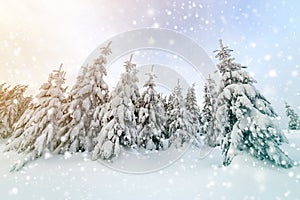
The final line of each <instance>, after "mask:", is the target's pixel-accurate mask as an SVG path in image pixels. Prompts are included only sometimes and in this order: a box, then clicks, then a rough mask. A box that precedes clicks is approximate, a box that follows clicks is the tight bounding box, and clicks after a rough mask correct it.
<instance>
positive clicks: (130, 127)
mask: <svg viewBox="0 0 300 200" xmlns="http://www.w3.org/2000/svg"><path fill="white" fill-rule="evenodd" d="M125 69H126V72H125V73H123V74H121V77H120V80H119V82H118V83H117V86H116V87H115V89H114V90H113V91H112V92H111V95H110V99H109V101H108V103H107V104H106V105H105V107H104V108H103V109H104V110H103V112H102V113H103V119H102V128H101V131H100V133H99V136H98V138H97V145H96V146H95V149H94V151H93V156H92V157H93V159H94V160H96V159H98V158H101V159H110V158H112V157H113V156H118V155H119V153H120V150H121V145H122V146H124V147H125V148H135V147H136V145H137V129H136V116H135V112H136V108H135V104H136V102H137V100H138V98H139V96H140V94H139V90H138V86H137V82H138V78H137V69H136V65H135V64H133V63H132V55H131V56H130V59H129V60H128V61H126V62H125Z"/></svg>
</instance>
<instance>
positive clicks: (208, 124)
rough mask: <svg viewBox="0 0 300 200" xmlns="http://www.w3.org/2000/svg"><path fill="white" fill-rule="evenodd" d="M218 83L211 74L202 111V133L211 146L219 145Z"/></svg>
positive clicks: (205, 90)
mask: <svg viewBox="0 0 300 200" xmlns="http://www.w3.org/2000/svg"><path fill="white" fill-rule="evenodd" d="M216 98H217V92H216V83H215V81H214V80H213V79H212V78H211V77H210V76H209V77H208V79H207V81H206V83H205V86H204V102H203V109H202V111H201V125H200V127H201V128H200V129H201V134H203V135H204V136H205V137H204V143H205V144H207V145H208V146H210V147H215V146H217V145H219V141H218V137H219V131H218V130H217V129H216V122H215V113H216Z"/></svg>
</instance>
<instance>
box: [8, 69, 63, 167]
mask: <svg viewBox="0 0 300 200" xmlns="http://www.w3.org/2000/svg"><path fill="white" fill-rule="evenodd" d="M64 82H65V72H63V71H61V68H60V69H59V70H56V71H53V73H51V74H50V75H49V78H48V82H47V83H44V84H43V85H42V86H41V88H40V93H39V94H38V95H37V96H36V97H35V99H33V102H32V103H31V106H30V107H29V108H28V110H27V111H26V112H25V113H24V114H23V115H22V117H21V118H20V120H19V121H18V122H17V123H16V126H15V134H14V135H13V137H12V139H11V141H10V142H9V143H8V145H7V149H6V150H12V149H15V150H17V152H18V153H23V154H24V159H23V160H20V161H19V162H17V163H16V164H15V165H14V166H13V168H12V170H19V169H20V168H22V167H23V166H24V165H25V164H26V163H27V162H29V161H31V160H34V159H36V158H38V157H40V156H42V155H43V153H44V152H45V151H54V149H55V148H56V147H57V146H58V144H59V143H60V138H58V137H57V132H58V130H59V127H58V120H59V119H60V118H61V117H62V111H61V105H62V103H63V102H64V101H65V90H66V88H64V87H63V84H64Z"/></svg>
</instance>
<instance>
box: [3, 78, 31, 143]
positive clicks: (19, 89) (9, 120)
mask: <svg viewBox="0 0 300 200" xmlns="http://www.w3.org/2000/svg"><path fill="white" fill-rule="evenodd" d="M5 85H6V84H2V85H0V139H6V138H9V137H10V136H11V135H12V132H13V126H14V124H15V123H16V122H17V121H18V120H19V118H20V117H21V116H22V114H23V113H24V111H25V110H26V107H27V105H28V103H29V102H30V101H31V97H24V92H25V91H26V89H27V86H24V85H16V86H15V87H13V88H10V87H9V86H5Z"/></svg>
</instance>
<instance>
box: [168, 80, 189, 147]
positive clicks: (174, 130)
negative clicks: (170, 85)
mask: <svg viewBox="0 0 300 200" xmlns="http://www.w3.org/2000/svg"><path fill="white" fill-rule="evenodd" d="M169 104H170V105H172V106H170V110H168V112H169V113H168V119H167V125H168V132H169V133H168V134H169V135H170V140H171V145H174V146H175V147H176V148H179V147H181V146H182V145H183V144H184V143H187V142H190V141H191V140H192V139H193V135H192V133H193V126H192V123H193V118H192V114H191V113H190V112H189V111H188V110H187V109H186V107H185V103H184V98H183V96H182V88H181V87H180V84H179V80H178V83H177V85H176V87H175V88H174V90H173V92H172V95H170V98H169Z"/></svg>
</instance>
